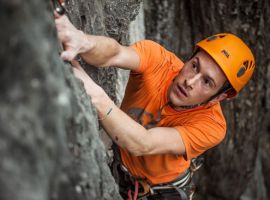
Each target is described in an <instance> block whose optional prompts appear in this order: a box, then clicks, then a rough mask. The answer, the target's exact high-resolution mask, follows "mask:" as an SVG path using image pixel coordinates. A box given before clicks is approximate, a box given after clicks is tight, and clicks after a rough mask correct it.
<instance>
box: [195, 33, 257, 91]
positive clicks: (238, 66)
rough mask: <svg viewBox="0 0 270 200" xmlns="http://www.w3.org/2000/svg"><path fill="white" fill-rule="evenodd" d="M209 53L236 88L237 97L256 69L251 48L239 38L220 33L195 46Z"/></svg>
mask: <svg viewBox="0 0 270 200" xmlns="http://www.w3.org/2000/svg"><path fill="white" fill-rule="evenodd" d="M197 48H201V49H203V50H204V51H205V52H207V53H208V54H209V55H210V56H211V57H212V58H213V59H214V60H215V61H216V63H217V64H218V65H219V66H220V68H221V69H222V71H223V72H224V74H225V75H226V77H227V79H228V81H229V82H230V84H231V85H232V87H233V88H234V90H235V92H234V94H232V95H231V96H235V95H236V94H237V93H238V92H239V91H240V90H241V89H242V88H243V87H244V86H245V85H246V83H247V82H248V80H249V79H250V78H251V75H252V74H253V71H254V68H255V60H254V56H253V54H252V52H251V50H250V49H249V47H248V46H247V45H246V44H245V43H244V42H243V41H242V40H241V39H240V38H238V37H237V36H235V35H233V34H230V33H220V34H216V35H213V36H211V37H208V38H206V39H204V40H202V41H200V42H198V43H197V44H196V46H195V49H197Z"/></svg>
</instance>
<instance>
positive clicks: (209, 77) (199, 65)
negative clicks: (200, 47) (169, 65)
mask: <svg viewBox="0 0 270 200" xmlns="http://www.w3.org/2000/svg"><path fill="white" fill-rule="evenodd" d="M195 59H196V60H197V62H198V68H199V71H200V69H201V61H200V59H199V58H198V57H195ZM205 78H207V79H209V80H210V81H212V82H213V84H214V86H215V87H216V86H217V85H216V82H215V79H213V78H212V77H211V76H209V75H208V74H207V75H205Z"/></svg>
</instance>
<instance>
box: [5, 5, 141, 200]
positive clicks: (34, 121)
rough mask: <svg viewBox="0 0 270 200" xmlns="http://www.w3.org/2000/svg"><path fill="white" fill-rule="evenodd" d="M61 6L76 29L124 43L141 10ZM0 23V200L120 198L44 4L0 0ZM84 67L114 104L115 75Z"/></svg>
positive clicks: (87, 102) (92, 114)
mask: <svg viewBox="0 0 270 200" xmlns="http://www.w3.org/2000/svg"><path fill="white" fill-rule="evenodd" d="M66 4H67V12H68V15H69V16H70V18H71V20H72V21H73V23H74V24H75V25H76V26H77V27H78V28H80V29H82V30H84V31H86V32H88V33H90V32H91V33H94V34H102V35H107V34H108V33H107V29H108V30H110V31H112V30H113V31H114V33H115V37H116V38H117V39H119V40H123V41H124V42H125V41H126V42H127V39H128V37H127V35H128V24H129V22H130V20H131V19H133V18H134V17H135V15H136V13H137V10H138V9H139V1H125V2H124V1H120V0H119V1H117V0H116V1H90V0H89V1H79V2H78V1H66ZM120 5H121V6H123V5H124V7H123V9H122V10H119V11H117V10H116V8H117V6H120ZM129 6H130V7H129ZM105 11H106V14H105V13H104V12H105ZM120 11H121V13H120ZM112 12H113V13H112ZM125 12H126V13H125ZM112 16H113V17H112ZM117 16H119V17H120V18H121V19H118V18H117ZM108 18H110V19H108ZM113 20H116V22H115V23H114V24H111V25H110V24H108V21H109V22H113ZM106 22H107V23H106ZM0 25H1V27H4V28H3V29H1V31H0V43H1V46H0V59H1V63H2V65H3V66H2V67H1V68H0V72H1V73H0V83H1V84H0V88H1V89H0V96H1V99H0V109H1V112H0V132H1V135H0V155H1V162H0V185H1V187H0V199H1V200H17V199H20V200H46V199H59V200H61V199H65V200H69V199H72V200H76V199H78V200H83V199H97V200H100V199H117V200H118V199H121V197H120V195H119V194H118V191H117V186H116V185H115V183H114V180H113V178H112V176H111V174H110V171H109V168H108V166H107V164H106V157H105V156H106V154H105V148H104V145H103V143H102V142H101V140H100V139H99V124H98V121H97V115H96V113H95V110H93V108H92V105H91V104H90V99H89V97H88V96H87V95H86V93H85V90H84V89H83V85H82V83H81V82H80V81H79V80H78V79H76V78H75V77H74V75H73V74H72V70H71V67H70V66H69V64H64V63H63V62H62V61H61V60H60V58H59V56H58V49H59V48H58V46H57V44H58V42H57V39H56V32H55V27H54V20H53V14H52V10H51V5H50V1H42V0H29V1H27V3H25V2H24V1H21V0H17V1H1V2H0ZM108 32H109V31H108ZM85 67H87V68H88V69H89V70H88V71H89V74H91V75H92V76H93V78H94V79H95V80H96V81H98V82H99V84H101V85H102V87H104V88H105V90H106V91H107V92H108V93H109V94H110V96H111V97H112V98H114V99H115V96H116V95H115V80H116V78H117V73H116V70H115V69H103V70H97V69H95V68H91V67H89V66H85Z"/></svg>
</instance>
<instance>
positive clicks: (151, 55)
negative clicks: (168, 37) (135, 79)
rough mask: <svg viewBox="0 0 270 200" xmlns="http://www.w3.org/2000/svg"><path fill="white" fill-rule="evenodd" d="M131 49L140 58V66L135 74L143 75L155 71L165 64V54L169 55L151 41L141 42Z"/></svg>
mask: <svg viewBox="0 0 270 200" xmlns="http://www.w3.org/2000/svg"><path fill="white" fill-rule="evenodd" d="M131 47H132V48H133V49H135V51H136V52H137V53H138V55H139V57H140V64H139V67H138V69H137V70H136V72H138V73H145V72H147V71H149V70H155V68H158V67H160V66H162V65H164V62H166V60H167V59H166V57H167V54H168V53H169V52H168V51H167V50H166V49H165V48H164V47H162V46H161V45H160V44H158V43H156V42H154V41H151V40H142V41H139V42H137V43H135V44H133V45H131Z"/></svg>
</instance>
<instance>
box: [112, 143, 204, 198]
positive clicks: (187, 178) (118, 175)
mask: <svg viewBox="0 0 270 200" xmlns="http://www.w3.org/2000/svg"><path fill="white" fill-rule="evenodd" d="M112 149H113V152H114V160H113V162H112V163H111V165H110V168H111V171H112V174H113V176H114V178H115V181H116V183H117V184H118V185H119V192H120V194H121V195H122V196H123V197H124V198H126V199H128V200H148V199H149V198H151V196H155V195H159V194H163V193H168V194H170V193H174V194H175V192H177V193H178V196H179V195H180V197H181V200H191V199H192V196H193V194H194V192H195V185H194V184H193V182H192V176H193V174H194V172H195V171H197V170H198V169H199V168H200V167H201V166H202V164H203V160H204V158H203V157H202V156H199V157H197V158H196V159H192V160H191V163H190V168H189V169H187V170H186V171H185V172H184V173H183V174H182V175H181V176H179V177H177V178H176V179H175V180H173V181H171V182H167V183H162V184H156V185H151V184H149V183H148V182H147V180H146V179H142V178H137V177H134V176H132V175H131V174H130V173H129V171H128V170H127V169H126V168H125V166H123V165H122V162H121V158H120V152H119V149H118V147H117V145H116V144H113V147H112ZM148 197H149V198H148Z"/></svg>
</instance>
